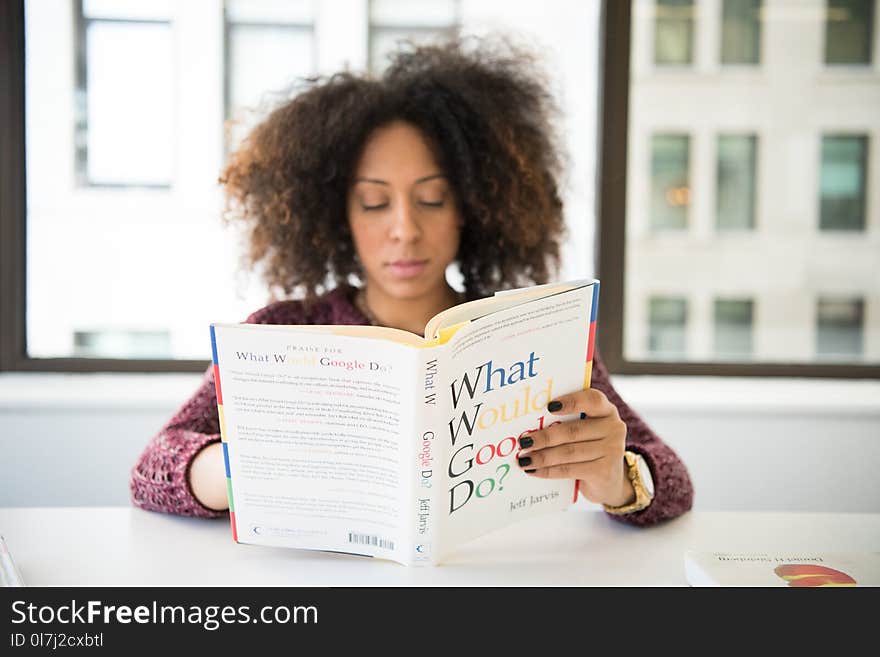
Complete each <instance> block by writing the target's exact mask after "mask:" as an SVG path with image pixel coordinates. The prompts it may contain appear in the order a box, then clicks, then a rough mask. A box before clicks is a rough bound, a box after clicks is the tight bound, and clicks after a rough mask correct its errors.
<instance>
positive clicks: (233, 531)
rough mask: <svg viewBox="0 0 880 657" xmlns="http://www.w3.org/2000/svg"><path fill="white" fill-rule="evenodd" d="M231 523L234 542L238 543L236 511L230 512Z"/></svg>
mask: <svg viewBox="0 0 880 657" xmlns="http://www.w3.org/2000/svg"><path fill="white" fill-rule="evenodd" d="M229 522H231V523H232V540H233V541H235V542H236V543H238V532H237V531H236V530H235V511H230V512H229Z"/></svg>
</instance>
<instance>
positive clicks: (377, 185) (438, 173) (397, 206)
mask: <svg viewBox="0 0 880 657" xmlns="http://www.w3.org/2000/svg"><path fill="white" fill-rule="evenodd" d="M445 173H446V172H444V171H443V170H442V169H441V168H440V166H439V165H438V164H437V161H436V159H435V158H434V155H433V153H432V152H431V149H430V147H429V145H428V142H427V141H426V140H425V137H424V136H423V135H422V133H421V132H420V131H419V130H418V129H417V128H415V127H414V126H412V125H411V124H409V123H404V122H403V121H395V122H393V123H389V124H388V125H386V126H382V127H381V128H378V129H376V130H375V131H374V132H373V133H372V135H370V137H369V138H368V139H367V142H366V144H365V146H364V151H363V155H362V156H361V159H360V162H359V163H358V166H357V168H356V170H355V177H354V184H353V185H352V188H351V190H350V192H349V195H348V222H349V225H350V226H351V233H352V236H353V238H354V246H355V249H356V250H357V253H358V257H359V258H360V261H361V264H362V265H363V268H364V273H365V275H366V278H367V285H370V286H378V288H380V289H381V291H382V292H384V293H385V294H387V295H389V296H391V297H394V298H398V299H415V298H418V297H420V296H423V295H426V294H431V293H436V292H437V290H438V289H440V288H442V287H444V286H445V285H446V267H447V266H448V265H449V264H450V263H451V262H452V261H453V260H454V259H455V256H456V254H457V253H458V242H459V235H460V226H461V218H460V214H459V211H458V204H457V202H456V199H455V198H454V195H453V190H452V187H451V185H450V182H449V179H448V178H447V177H446V175H445Z"/></svg>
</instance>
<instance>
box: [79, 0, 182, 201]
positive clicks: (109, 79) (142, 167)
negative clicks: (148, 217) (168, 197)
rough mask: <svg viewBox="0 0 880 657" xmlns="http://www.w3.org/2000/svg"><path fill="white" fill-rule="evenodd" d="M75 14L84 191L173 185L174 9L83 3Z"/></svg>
mask: <svg viewBox="0 0 880 657" xmlns="http://www.w3.org/2000/svg"><path fill="white" fill-rule="evenodd" d="M74 7H75V9H74V11H75V12H76V18H77V21H76V27H77V29H76V50H77V54H76V62H77V67H76V117H75V121H76V123H75V126H76V138H75V139H76V181H77V184H78V185H81V186H89V185H102V186H129V187H167V186H169V185H171V183H172V179H173V168H174V156H173V152H172V148H171V146H172V143H173V138H172V136H173V133H174V128H175V126H174V75H173V73H174V69H173V65H172V37H173V33H172V26H171V23H170V20H169V18H170V15H171V10H170V3H169V2H167V1H166V2H153V3H149V4H144V3H138V2H131V1H123V2H109V1H108V0H77V2H75V3H74ZM131 153H137V157H131V156H130V154H131Z"/></svg>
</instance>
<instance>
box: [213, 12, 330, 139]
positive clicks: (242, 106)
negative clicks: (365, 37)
mask: <svg viewBox="0 0 880 657" xmlns="http://www.w3.org/2000/svg"><path fill="white" fill-rule="evenodd" d="M314 15H315V8H314V3H313V2H312V0H294V1H291V2H285V3H265V2H258V3H255V2H253V1H248V0H226V3H225V5H224V18H225V21H224V23H225V41H226V49H225V71H226V79H225V85H224V101H225V115H226V119H227V120H231V121H229V124H228V133H227V135H226V147H227V150H232V149H234V148H235V146H236V145H237V144H238V143H239V142H240V141H241V139H242V138H243V137H244V136H245V135H246V134H247V133H248V132H250V130H251V128H252V127H253V126H254V125H256V123H257V122H258V121H259V120H260V119H261V118H262V117H263V116H265V114H266V112H267V111H268V110H269V109H271V107H272V105H273V104H274V103H276V102H277V101H278V100H280V99H282V98H284V97H285V96H286V95H287V94H289V93H290V92H291V89H292V88H293V87H294V85H295V82H296V80H297V79H300V78H305V77H307V76H310V75H313V74H314V72H315V59H316V57H315V30H314Z"/></svg>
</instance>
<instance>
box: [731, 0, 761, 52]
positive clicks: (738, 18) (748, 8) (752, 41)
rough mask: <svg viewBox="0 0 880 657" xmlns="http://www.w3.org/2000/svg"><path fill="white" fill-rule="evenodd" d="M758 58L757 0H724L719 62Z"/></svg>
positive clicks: (758, 3) (758, 27)
mask: <svg viewBox="0 0 880 657" xmlns="http://www.w3.org/2000/svg"><path fill="white" fill-rule="evenodd" d="M760 61H761V0H724V5H723V7H722V15H721V63H722V64H758V63H759V62H760Z"/></svg>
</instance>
